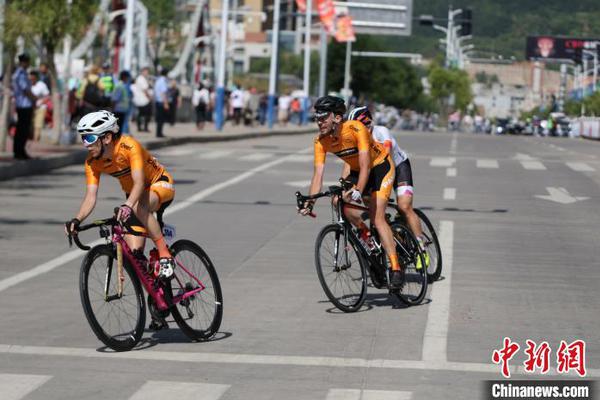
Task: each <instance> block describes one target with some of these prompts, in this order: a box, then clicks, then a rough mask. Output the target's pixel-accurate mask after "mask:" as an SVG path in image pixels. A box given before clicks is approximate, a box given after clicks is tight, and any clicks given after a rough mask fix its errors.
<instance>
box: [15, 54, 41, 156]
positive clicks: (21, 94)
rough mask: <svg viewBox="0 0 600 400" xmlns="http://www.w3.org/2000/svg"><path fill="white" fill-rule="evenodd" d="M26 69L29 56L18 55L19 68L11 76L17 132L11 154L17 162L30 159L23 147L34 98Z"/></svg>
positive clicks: (28, 131) (26, 137)
mask: <svg viewBox="0 0 600 400" xmlns="http://www.w3.org/2000/svg"><path fill="white" fill-rule="evenodd" d="M27 68H29V55H27V54H25V53H23V54H21V55H19V66H18V67H17V69H16V70H15V72H14V73H13V75H12V90H13V95H14V97H15V106H16V108H17V132H16V133H15V139H14V143H13V153H14V157H15V158H16V159H17V160H27V159H30V158H31V157H30V156H29V155H28V154H27V153H26V152H25V145H26V144H27V139H29V134H30V132H31V120H32V118H33V103H34V101H35V96H34V95H33V93H32V92H31V82H30V81H29V77H28V76H27Z"/></svg>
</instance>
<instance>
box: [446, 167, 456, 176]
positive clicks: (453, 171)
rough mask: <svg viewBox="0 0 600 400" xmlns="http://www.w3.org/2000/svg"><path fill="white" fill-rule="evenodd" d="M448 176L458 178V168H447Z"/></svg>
mask: <svg viewBox="0 0 600 400" xmlns="http://www.w3.org/2000/svg"><path fill="white" fill-rule="evenodd" d="M446 176H456V168H446Z"/></svg>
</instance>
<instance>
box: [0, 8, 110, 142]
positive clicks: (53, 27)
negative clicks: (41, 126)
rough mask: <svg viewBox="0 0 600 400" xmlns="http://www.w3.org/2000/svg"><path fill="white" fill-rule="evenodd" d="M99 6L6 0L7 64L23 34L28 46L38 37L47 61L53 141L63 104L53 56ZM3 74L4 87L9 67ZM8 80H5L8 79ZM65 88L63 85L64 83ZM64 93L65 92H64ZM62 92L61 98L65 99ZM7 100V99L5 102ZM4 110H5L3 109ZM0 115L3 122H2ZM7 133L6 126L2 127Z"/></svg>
mask: <svg viewBox="0 0 600 400" xmlns="http://www.w3.org/2000/svg"><path fill="white" fill-rule="evenodd" d="M97 7H98V2H97V1H91V0H72V2H71V4H70V5H68V4H67V2H66V1H65V0H44V1H39V0H8V1H7V2H6V9H5V18H4V24H5V25H4V43H5V49H6V51H7V55H8V59H9V67H12V62H13V60H14V58H15V56H16V41H17V37H19V36H22V37H23V38H24V39H25V42H26V44H27V45H29V46H31V45H32V43H34V42H35V41H36V40H37V39H38V38H39V41H40V44H41V47H42V49H43V50H44V52H43V53H42V54H44V55H45V59H43V60H42V61H44V62H46V63H47V64H48V67H49V70H50V75H51V78H52V102H53V103H54V104H55V105H56V106H55V107H54V122H55V123H54V126H55V128H56V133H57V134H56V140H58V139H59V136H60V131H61V129H62V121H63V116H62V109H63V108H62V107H61V106H59V105H60V104H61V102H60V92H59V90H60V88H59V86H58V83H59V80H58V75H57V72H56V71H57V68H56V64H55V63H54V55H55V53H56V51H57V50H58V48H59V45H60V44H61V42H62V41H63V40H64V39H65V37H66V36H67V35H71V36H72V37H73V39H74V42H75V41H76V40H78V39H79V38H81V37H82V36H83V34H84V33H85V28H86V26H87V25H89V24H90V23H91V22H92V19H93V16H94V12H95V11H96V8H97ZM6 71H7V73H6V74H5V77H4V83H5V87H8V86H10V72H12V71H11V70H10V69H8V68H7V70H6ZM7 79H8V80H7ZM64 86H65V87H66V85H64ZM65 94H66V93H65ZM66 97H67V96H66V95H63V101H66ZM5 103H7V102H5ZM3 112H7V111H5V110H3ZM5 117H6V114H3V118H2V121H5V119H6V118H5ZM1 134H2V135H5V134H6V126H5V127H3V129H1Z"/></svg>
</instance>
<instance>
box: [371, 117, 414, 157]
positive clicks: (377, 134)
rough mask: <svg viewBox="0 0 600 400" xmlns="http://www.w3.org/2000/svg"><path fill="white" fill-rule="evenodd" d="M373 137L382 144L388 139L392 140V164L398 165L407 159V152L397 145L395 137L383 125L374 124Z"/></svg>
mask: <svg viewBox="0 0 600 400" xmlns="http://www.w3.org/2000/svg"><path fill="white" fill-rule="evenodd" d="M373 139H375V140H376V141H377V142H379V143H381V144H383V143H384V142H385V141H387V140H390V141H391V142H392V157H393V158H394V165H398V164H400V163H401V162H403V161H406V160H407V159H408V154H406V152H405V151H404V150H402V149H401V148H400V146H398V143H397V142H396V139H394V137H393V136H392V134H391V133H390V131H389V129H388V128H386V127H385V126H381V125H375V126H374V127H373Z"/></svg>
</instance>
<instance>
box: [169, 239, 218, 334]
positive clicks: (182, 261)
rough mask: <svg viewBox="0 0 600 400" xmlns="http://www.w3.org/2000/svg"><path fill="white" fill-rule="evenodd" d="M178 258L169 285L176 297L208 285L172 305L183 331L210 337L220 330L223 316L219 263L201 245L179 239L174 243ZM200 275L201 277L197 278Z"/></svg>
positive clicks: (172, 313) (172, 294)
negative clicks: (213, 260) (216, 267)
mask: <svg viewBox="0 0 600 400" xmlns="http://www.w3.org/2000/svg"><path fill="white" fill-rule="evenodd" d="M171 254H172V255H173V257H174V258H175V260H176V266H175V277H174V278H173V279H172V280H171V281H170V285H169V286H168V287H167V291H168V293H167V295H168V296H169V297H170V298H171V299H173V298H177V297H178V296H181V295H183V294H184V293H186V292H190V291H193V290H194V289H198V288H200V287H201V286H200V284H199V283H198V282H197V280H198V281H200V282H201V285H202V286H204V289H203V290H201V291H199V292H197V293H195V294H194V295H192V296H190V297H187V298H184V299H183V300H181V301H180V302H178V303H177V304H174V305H173V306H172V307H171V315H173V319H175V322H177V325H179V328H180V329H181V331H182V332H183V333H184V334H185V335H186V336H187V337H189V338H190V339H192V340H207V339H210V338H211V337H212V336H213V335H214V334H215V333H217V332H218V331H219V327H220V326H221V320H222V318H223V295H222V293H221V285H220V283H219V278H218V276H217V272H216V271H215V267H214V266H213V264H212V262H211V261H210V259H209V258H208V256H207V255H206V253H205V252H204V250H202V248H201V247H200V246H198V245H197V244H196V243H194V242H191V241H189V240H179V241H177V242H175V243H174V244H173V246H171ZM196 279H197V280H196Z"/></svg>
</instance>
